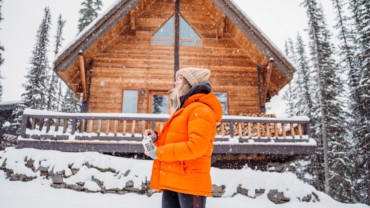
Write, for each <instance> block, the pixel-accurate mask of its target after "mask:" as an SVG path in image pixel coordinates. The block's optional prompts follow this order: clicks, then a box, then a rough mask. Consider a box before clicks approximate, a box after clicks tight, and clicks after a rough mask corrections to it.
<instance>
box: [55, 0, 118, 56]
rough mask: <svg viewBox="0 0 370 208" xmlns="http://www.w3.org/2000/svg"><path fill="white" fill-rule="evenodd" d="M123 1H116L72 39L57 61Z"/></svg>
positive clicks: (61, 51) (60, 52)
mask: <svg viewBox="0 0 370 208" xmlns="http://www.w3.org/2000/svg"><path fill="white" fill-rule="evenodd" d="M121 1H122V0H116V1H115V2H113V3H112V4H111V5H110V6H109V7H108V8H107V9H106V10H104V11H103V12H102V13H101V14H100V15H99V16H98V17H97V18H96V19H94V21H92V22H91V23H90V24H89V25H88V26H86V27H85V28H84V29H83V30H82V31H81V32H79V33H78V34H77V35H76V37H75V38H74V39H72V40H71V41H70V42H69V43H68V44H66V45H65V46H64V47H63V48H62V50H60V51H59V53H58V54H57V55H56V57H57V58H56V59H58V57H59V56H60V55H62V53H64V52H65V51H66V50H67V49H68V48H69V47H71V46H72V45H73V44H74V43H75V42H77V40H79V39H80V38H81V37H82V36H83V35H85V34H86V33H88V31H90V30H91V29H92V28H93V27H94V26H95V24H96V23H97V22H99V21H100V20H102V19H103V17H106V15H107V14H108V13H109V12H110V11H111V10H112V9H113V8H114V7H115V6H116V5H117V4H118V3H119V2H121Z"/></svg>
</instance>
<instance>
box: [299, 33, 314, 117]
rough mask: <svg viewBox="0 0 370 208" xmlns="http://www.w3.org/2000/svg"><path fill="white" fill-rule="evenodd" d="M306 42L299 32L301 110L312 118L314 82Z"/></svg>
mask: <svg viewBox="0 0 370 208" xmlns="http://www.w3.org/2000/svg"><path fill="white" fill-rule="evenodd" d="M305 47H306V46H305V44H304V41H303V39H302V36H301V35H300V34H299V33H298V34H297V43H296V53H297V69H298V73H300V77H301V88H302V94H301V95H300V99H302V101H301V102H300V103H301V105H300V112H301V113H302V115H306V116H308V117H309V118H311V115H312V105H313V104H312V103H313V101H312V97H311V90H312V89H311V87H310V86H312V82H311V80H310V68H309V65H308V58H307V54H306V50H305Z"/></svg>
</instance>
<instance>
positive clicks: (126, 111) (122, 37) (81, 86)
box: [20, 0, 316, 155]
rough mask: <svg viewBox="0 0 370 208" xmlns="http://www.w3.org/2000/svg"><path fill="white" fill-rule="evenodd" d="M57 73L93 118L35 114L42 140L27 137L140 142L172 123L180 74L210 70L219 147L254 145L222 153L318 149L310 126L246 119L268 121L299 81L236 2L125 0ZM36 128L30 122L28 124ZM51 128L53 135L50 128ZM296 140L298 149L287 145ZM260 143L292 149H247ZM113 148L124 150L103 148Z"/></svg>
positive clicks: (59, 63) (68, 51)
mask: <svg viewBox="0 0 370 208" xmlns="http://www.w3.org/2000/svg"><path fill="white" fill-rule="evenodd" d="M54 66H55V68H54V70H55V72H56V73H57V74H58V75H59V76H60V78H61V79H62V80H63V81H64V82H65V83H66V84H67V85H68V87H69V88H71V89H72V90H73V92H75V93H76V96H77V97H78V98H80V99H81V100H82V101H83V107H82V112H85V113H86V114H78V115H77V114H75V115H71V114H53V113H49V114H45V113H41V112H36V111H32V112H31V111H29V112H26V113H25V117H24V127H23V135H22V138H27V135H28V137H33V138H36V137H37V135H36V136H35V134H33V136H30V135H29V134H27V129H28V130H32V129H35V128H40V127H41V128H42V126H47V125H49V123H50V125H55V124H58V126H59V125H64V126H62V127H63V132H67V131H68V130H67V129H68V125H70V126H72V130H71V132H72V134H75V132H78V131H79V132H81V133H83V132H88V133H94V132H95V133H96V135H95V136H93V137H91V135H90V137H89V138H90V140H92V139H91V138H94V139H99V138H100V139H101V138H103V137H102V135H101V133H102V132H104V131H106V134H105V135H109V133H113V135H114V137H115V138H119V137H117V135H118V134H119V132H121V133H122V137H121V138H119V139H118V140H120V139H122V138H123V137H125V136H124V135H126V133H127V131H130V133H131V134H130V135H131V136H129V137H130V138H137V140H140V139H141V137H140V136H138V137H136V136H135V134H137V133H139V134H140V133H141V131H142V129H144V128H148V127H153V128H157V129H160V128H161V125H162V123H161V122H164V121H165V120H166V119H167V118H166V117H161V116H160V115H162V114H168V108H169V98H168V91H169V90H170V89H171V88H173V87H174V75H175V73H176V71H177V70H179V69H181V68H183V67H201V68H208V69H210V70H211V77H210V82H211V84H212V90H213V92H215V93H216V95H217V97H218V98H219V100H220V102H221V104H222V106H223V111H224V115H225V116H224V119H223V122H222V123H221V124H220V126H219V127H218V134H219V137H218V139H219V140H216V141H220V142H221V141H224V140H229V139H225V138H233V137H235V136H237V135H238V136H239V138H240V139H243V137H245V141H247V142H245V143H244V144H245V145H244V146H243V147H242V146H235V147H237V148H231V149H233V150H230V147H229V146H227V145H226V146H222V145H221V146H218V147H215V152H216V153H217V151H219V152H218V153H220V154H221V153H236V154H241V153H242V154H248V153H251V154H252V153H253V154H259V153H262V154H266V155H268V153H272V154H275V155H279V154H287V155H296V154H310V153H312V152H313V149H314V148H315V146H316V145H315V144H313V143H312V142H309V135H308V134H309V132H308V129H309V127H308V124H309V122H308V119H303V120H299V119H296V120H294V119H293V120H281V119H280V120H279V119H274V118H271V117H273V116H267V118H253V117H245V116H246V115H260V116H262V115H263V113H264V112H265V104H266V102H268V101H269V99H270V98H271V97H272V96H273V95H275V94H277V93H278V92H279V91H280V90H281V89H282V88H283V87H284V86H285V85H286V84H287V83H288V82H289V81H290V80H291V79H292V77H293V73H294V72H295V69H294V67H293V66H292V65H291V64H290V63H289V61H287V59H286V58H285V57H284V56H283V55H282V54H281V52H280V51H279V50H278V49H277V48H276V47H275V46H274V45H273V44H272V43H271V42H270V41H269V40H268V39H267V38H266V37H265V36H264V35H263V33H262V32H261V31H260V30H259V29H258V28H257V27H256V26H255V25H254V24H253V23H252V22H251V21H250V20H249V19H248V17H247V16H246V15H245V14H244V13H243V11H241V10H240V9H239V8H238V7H237V6H236V5H234V3H232V1H231V0H121V1H117V2H116V3H115V4H114V5H112V7H111V9H110V10H109V11H106V12H105V13H104V14H103V15H101V16H100V17H99V18H98V19H97V20H96V21H95V22H94V23H92V24H91V25H89V26H88V27H87V28H86V29H85V30H84V31H82V32H81V33H80V34H79V35H78V37H76V38H75V40H74V41H73V42H72V43H70V44H69V45H68V46H67V47H66V48H65V49H64V50H63V51H62V52H61V53H60V54H59V56H58V57H57V58H56V60H55V61H54ZM104 113H109V114H108V115H107V114H104ZM110 113H114V115H111V114H110ZM41 114H42V115H41ZM133 114H137V116H135V115H133ZM152 114H158V117H155V115H154V116H153V115H152ZM129 115H131V116H129ZM145 115H150V116H147V117H145ZM236 115H237V116H239V117H235V116H236ZM243 116H244V117H243ZM41 118H42V119H41ZM44 118H45V119H46V120H44ZM32 119H33V121H32ZM40 119H41V120H43V121H42V122H41V123H40V122H39V121H40ZM59 119H61V120H59ZM139 119H141V121H144V122H143V123H141V121H139ZM56 120H57V121H56ZM62 120H64V124H62ZM27 121H31V124H29V125H28V127H27ZM49 121H50V122H49ZM69 121H70V122H72V124H71V123H70V124H68V122H69ZM50 125H49V127H46V129H49V130H50ZM76 125H78V126H76ZM288 127H289V128H288ZM55 129H58V128H57V127H55ZM104 129H105V130H104ZM49 130H48V131H49ZM288 130H289V132H288ZM117 132H118V133H117ZM289 136H290V137H292V138H291V140H290V141H289V142H293V144H289V145H284V142H286V141H284V140H286V137H289ZM294 136H296V138H294ZM38 137H40V136H38ZM54 137H55V136H54ZM65 137H66V138H64V139H67V137H69V136H65ZM76 138H77V137H76ZM78 138H83V135H82V136H81V135H80V137H78ZM251 138H259V139H261V138H266V141H267V142H270V140H271V139H272V138H274V139H275V141H280V140H281V141H284V142H282V143H281V146H280V147H277V146H276V145H275V146H270V148H269V149H268V150H267V149H265V150H262V149H263V148H266V147H267V146H268V145H266V144H264V145H265V146H263V145H262V146H261V148H262V149H258V148H255V147H256V146H251V145H249V146H248V144H251V143H250V142H248V141H250V140H249V139H251ZM58 139H63V138H62V137H58ZM85 139H87V140H89V139H88V138H87V137H85ZM104 139H105V140H107V137H104ZM126 139H127V138H126ZM108 140H109V138H108ZM27 141H28V143H27ZM261 141H262V140H261ZM266 141H264V142H265V143H266ZM22 142H23V143H22ZM33 142H36V141H33ZM240 142H241V143H243V141H240ZM295 142H296V144H297V145H294V143H295ZM298 143H299V144H298ZM22 145H23V146H24V147H26V146H27V145H28V146H32V144H30V140H29V139H28V140H27V139H24V141H23V140H21V143H20V147H22ZM40 145H41V146H42V144H41V143H40V141H37V144H35V143H33V147H36V146H38V147H40ZM84 145H86V143H84ZM254 145H255V144H254ZM139 146H140V145H139ZM74 147H76V145H75V146H74ZM45 148H52V147H51V146H48V147H45ZM69 148H72V149H73V147H69ZM111 148H115V147H111ZM139 148H140V147H139ZM294 148H295V149H294ZM82 149H83V148H82ZM85 149H86V146H85ZM93 149H94V150H96V146H94V148H93ZM247 149H249V150H247ZM108 150H111V151H119V149H115V150H112V149H104V150H101V151H108ZM120 150H121V151H122V149H120ZM276 150H278V151H276ZM125 151H126V152H129V151H134V150H133V149H130V150H128V149H126V150H125ZM135 151H140V149H137V150H135ZM230 151H231V152H230Z"/></svg>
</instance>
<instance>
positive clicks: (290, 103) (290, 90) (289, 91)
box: [283, 41, 294, 117]
mask: <svg viewBox="0 0 370 208" xmlns="http://www.w3.org/2000/svg"><path fill="white" fill-rule="evenodd" d="M284 51H285V56H286V57H288V59H289V60H290V61H291V60H292V54H291V53H292V52H291V51H290V47H289V45H288V42H287V41H285V48H284ZM293 99H294V98H293V87H292V81H291V82H289V84H288V86H287V89H286V91H285V92H284V94H283V100H285V101H286V102H287V105H288V107H287V109H285V112H286V113H287V114H288V116H289V117H293V115H294V113H293V111H294V100H293Z"/></svg>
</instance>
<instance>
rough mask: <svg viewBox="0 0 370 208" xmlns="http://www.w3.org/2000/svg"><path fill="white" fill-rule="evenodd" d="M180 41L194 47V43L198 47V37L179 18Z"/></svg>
mask: <svg viewBox="0 0 370 208" xmlns="http://www.w3.org/2000/svg"><path fill="white" fill-rule="evenodd" d="M180 39H181V42H182V43H184V42H186V45H195V44H196V43H198V44H199V45H200V37H199V35H198V34H197V33H196V32H195V31H194V30H193V28H192V27H191V26H190V25H189V23H187V22H186V21H185V20H184V18H182V17H180Z"/></svg>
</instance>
